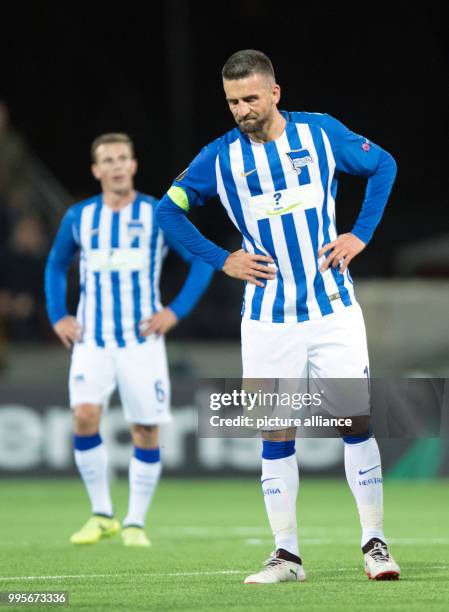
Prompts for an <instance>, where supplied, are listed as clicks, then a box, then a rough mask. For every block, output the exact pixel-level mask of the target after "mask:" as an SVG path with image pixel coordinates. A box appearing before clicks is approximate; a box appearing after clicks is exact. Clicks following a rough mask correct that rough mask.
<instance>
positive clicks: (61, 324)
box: [53, 315, 83, 348]
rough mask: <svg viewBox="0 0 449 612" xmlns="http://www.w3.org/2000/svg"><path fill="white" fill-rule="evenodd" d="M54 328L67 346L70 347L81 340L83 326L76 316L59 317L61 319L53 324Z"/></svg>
mask: <svg viewBox="0 0 449 612" xmlns="http://www.w3.org/2000/svg"><path fill="white" fill-rule="evenodd" d="M53 329H54V330H55V332H56V335H57V336H58V337H59V339H60V340H61V342H62V343H63V345H64V346H65V347H67V348H70V347H71V346H72V344H75V342H77V341H78V340H80V338H81V334H82V332H83V328H82V327H81V325H80V324H79V323H78V321H77V320H76V318H75V317H72V316H70V315H67V316H65V317H62V319H59V321H57V322H56V323H55V324H54V325H53Z"/></svg>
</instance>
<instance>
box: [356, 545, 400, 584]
mask: <svg viewBox="0 0 449 612" xmlns="http://www.w3.org/2000/svg"><path fill="white" fill-rule="evenodd" d="M362 550H363V552H364V555H365V573H366V575H367V576H368V578H369V579H370V580H398V579H399V576H400V575H401V570H400V568H399V565H398V564H397V563H396V561H395V560H394V559H393V557H392V556H391V555H390V553H389V552H388V546H387V545H386V544H385V542H382V540H379V539H378V538H371V540H370V541H369V542H367V544H365V546H364V547H363V548H362Z"/></svg>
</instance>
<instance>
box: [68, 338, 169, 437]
mask: <svg viewBox="0 0 449 612" xmlns="http://www.w3.org/2000/svg"><path fill="white" fill-rule="evenodd" d="M116 388H118V392H119V394H120V399H121V403H122V405H123V411H124V416H125V419H126V421H128V422H129V423H136V424H139V425H159V424H162V423H169V422H170V421H171V415H170V381H169V378H168V366H167V355H166V351H165V342H164V338H163V337H159V338H154V337H150V338H148V339H147V341H146V342H144V343H142V344H135V345H131V346H128V347H123V348H102V347H99V346H96V345H93V344H76V345H75V347H74V349H73V353H72V362H71V366H70V375H69V394H70V406H71V407H72V408H73V407H75V406H77V405H78V404H86V403H88V404H100V405H102V406H103V407H104V408H107V406H108V404H109V399H110V397H111V395H112V393H113V392H114V390H115V389H116Z"/></svg>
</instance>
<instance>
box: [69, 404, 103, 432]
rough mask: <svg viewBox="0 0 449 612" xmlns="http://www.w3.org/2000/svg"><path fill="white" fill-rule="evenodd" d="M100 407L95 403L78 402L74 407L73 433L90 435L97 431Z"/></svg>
mask: <svg viewBox="0 0 449 612" xmlns="http://www.w3.org/2000/svg"><path fill="white" fill-rule="evenodd" d="M100 415H101V408H100V406H97V405H96V404H79V405H78V406H76V407H75V410H74V418H75V433H77V434H78V435H80V436H90V435H93V434H95V433H97V432H98V430H99V427H100Z"/></svg>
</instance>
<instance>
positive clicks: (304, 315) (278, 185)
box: [265, 142, 309, 321]
mask: <svg viewBox="0 0 449 612" xmlns="http://www.w3.org/2000/svg"><path fill="white" fill-rule="evenodd" d="M265 153H266V155H267V159H268V164H269V166H270V172H271V177H272V179H273V184H274V189H275V190H276V191H280V190H281V189H287V182H286V180H285V176H284V170H283V168H282V163H281V160H280V157H279V152H278V150H277V147H276V143H275V142H268V143H267V144H266V146H265ZM286 217H288V218H286ZM281 218H282V227H283V228H284V234H285V242H286V244H287V249H288V254H289V258H290V263H291V267H292V270H293V277H294V279H295V285H296V317H297V320H298V321H306V320H308V319H309V310H308V308H307V304H306V300H307V288H306V275H305V270H304V263H303V260H302V256H301V250H300V248H299V240H298V236H297V233H296V227H295V222H294V221H293V216H292V215H291V214H288V215H282V217H281ZM301 284H303V286H302V287H301ZM283 294H284V291H282V298H283V299H282V309H283V308H284V303H283V302H284V295H283ZM301 302H304V303H303V304H302V303H301ZM275 306H276V308H277V309H278V310H279V308H280V307H281V305H280V304H276V305H275ZM273 307H274V305H273Z"/></svg>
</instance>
